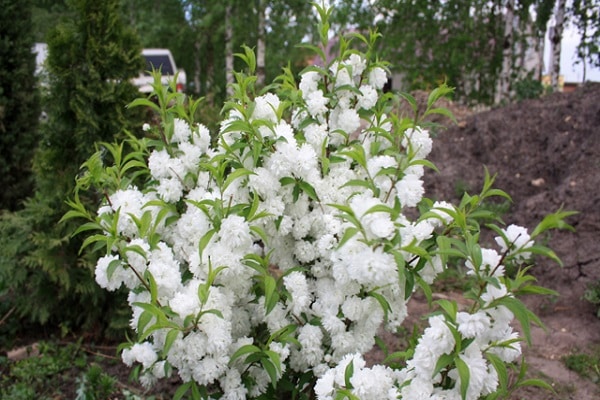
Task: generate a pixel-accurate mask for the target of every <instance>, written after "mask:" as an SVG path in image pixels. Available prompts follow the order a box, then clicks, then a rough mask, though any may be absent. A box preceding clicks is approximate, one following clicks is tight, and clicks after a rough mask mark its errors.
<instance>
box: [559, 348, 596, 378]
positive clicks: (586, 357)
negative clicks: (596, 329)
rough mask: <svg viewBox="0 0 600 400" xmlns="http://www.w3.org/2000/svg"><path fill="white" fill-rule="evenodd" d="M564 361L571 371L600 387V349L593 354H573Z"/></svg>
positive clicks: (594, 350)
mask: <svg viewBox="0 0 600 400" xmlns="http://www.w3.org/2000/svg"><path fill="white" fill-rule="evenodd" d="M562 361H563V362H564V364H565V366H566V367H567V368H568V369H570V370H571V371H574V372H576V373H577V374H579V375H580V376H581V377H583V378H586V379H589V380H591V381H592V382H594V383H596V384H597V385H600V347H596V348H594V349H592V352H591V353H573V354H570V355H568V356H565V357H563V359H562Z"/></svg>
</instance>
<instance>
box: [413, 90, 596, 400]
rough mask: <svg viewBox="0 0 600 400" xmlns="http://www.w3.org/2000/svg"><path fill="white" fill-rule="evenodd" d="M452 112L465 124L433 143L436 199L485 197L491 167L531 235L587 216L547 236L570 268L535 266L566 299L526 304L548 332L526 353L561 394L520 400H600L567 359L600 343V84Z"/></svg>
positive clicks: (430, 181) (511, 216)
mask: <svg viewBox="0 0 600 400" xmlns="http://www.w3.org/2000/svg"><path fill="white" fill-rule="evenodd" d="M449 108H451V109H453V108H454V109H455V110H456V111H457V112H456V114H457V116H458V120H459V121H458V125H456V126H453V127H451V128H449V129H447V130H445V131H442V132H440V133H439V135H438V136H437V137H436V138H435V139H434V149H433V151H432V154H431V156H430V159H431V160H432V161H433V163H434V164H435V165H436V166H437V167H438V169H439V170H440V172H439V173H437V172H433V171H432V172H429V173H428V175H427V176H426V178H425V182H426V185H427V192H426V195H427V196H428V197H433V198H436V197H438V198H441V199H449V198H453V200H454V201H455V202H458V201H459V200H460V199H459V198H458V196H459V195H460V193H461V192H462V191H463V190H464V189H466V190H467V191H468V192H469V193H471V194H475V193H478V192H479V190H480V189H481V185H482V183H483V176H484V168H483V166H486V167H487V168H488V170H489V171H490V173H491V174H497V178H496V183H495V186H496V187H498V188H500V189H502V190H504V191H506V192H507V193H508V194H510V195H511V197H512V200H513V202H512V205H511V207H510V209H509V211H508V212H507V213H506V214H505V215H504V218H503V219H504V221H505V222H506V223H507V224H511V223H515V224H518V225H522V226H525V227H528V228H529V229H530V231H531V230H532V229H533V228H535V226H536V225H537V223H538V222H539V221H541V219H542V218H543V216H545V215H546V214H549V213H552V212H555V211H557V210H558V209H560V208H563V209H564V210H575V211H578V212H579V214H577V215H574V216H572V217H569V218H568V219H567V221H568V223H569V224H570V225H572V226H573V227H574V228H575V232H570V231H554V232H553V233H552V234H551V236H550V237H549V238H548V245H549V246H550V247H552V248H553V249H554V250H555V252H556V253H557V255H558V256H559V257H560V258H561V260H562V261H563V263H564V266H563V267H562V268H561V267H560V266H558V265H557V264H556V263H554V262H552V261H549V260H545V259H544V260H539V262H538V263H537V265H535V266H534V268H533V270H532V273H533V275H535V276H536V277H537V278H538V281H539V284H541V285H542V286H544V287H548V288H550V289H553V290H555V291H557V292H558V293H559V294H560V295H559V296H558V297H556V298H548V297H546V298H540V297H537V296H536V297H532V298H528V299H525V301H526V304H527V305H528V306H529V307H530V309H532V311H534V312H535V313H536V314H537V315H538V316H540V317H541V319H542V322H543V323H544V324H545V325H546V328H547V330H546V331H544V330H542V329H540V328H535V329H533V331H532V336H533V345H532V347H530V348H528V349H526V351H525V354H526V356H527V358H528V360H529V363H530V364H531V366H530V370H529V374H530V376H532V377H541V378H544V379H546V380H547V381H548V382H550V383H551V384H552V385H553V386H554V388H555V390H556V392H557V393H556V394H552V393H548V392H545V391H542V390H540V389H527V390H525V389H523V390H520V391H518V392H517V393H516V397H514V398H515V399H530V400H541V399H577V400H593V399H600V385H598V384H595V383H593V382H591V381H590V380H589V379H584V378H581V377H580V376H579V375H577V374H576V373H575V372H573V371H570V370H569V369H567V368H566V367H565V364H564V361H563V357H565V356H567V355H569V354H573V353H590V352H592V351H597V349H598V348H599V346H600V319H599V318H597V317H596V315H595V313H596V307H594V306H593V305H592V304H590V303H589V302H588V301H586V300H584V299H583V298H582V296H583V293H584V291H585V290H586V288H587V287H588V285H589V284H590V283H593V282H597V281H598V280H599V279H600V245H599V241H600V83H594V84H587V85H585V86H583V87H580V88H578V89H577V90H576V91H575V92H572V93H554V94H550V95H547V96H544V97H543V98H541V99H535V100H526V101H523V102H520V103H517V104H512V105H508V106H506V107H502V108H497V109H492V110H489V111H485V112H479V113H473V114H471V113H469V112H465V110H464V109H462V108H460V107H453V106H452V104H449Z"/></svg>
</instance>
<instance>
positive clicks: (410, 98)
mask: <svg viewBox="0 0 600 400" xmlns="http://www.w3.org/2000/svg"><path fill="white" fill-rule="evenodd" d="M398 96H400V97H402V98H403V99H404V100H406V101H407V102H408V104H409V105H410V107H411V108H412V110H413V113H414V115H415V116H416V115H417V112H418V111H419V106H418V105H417V100H416V99H415V98H414V97H413V96H412V95H411V94H410V93H407V92H398Z"/></svg>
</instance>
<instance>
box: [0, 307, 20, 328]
mask: <svg viewBox="0 0 600 400" xmlns="http://www.w3.org/2000/svg"><path fill="white" fill-rule="evenodd" d="M15 309H16V307H13V308H11V309H10V310H8V312H7V313H6V314H4V317H2V319H0V326H2V324H3V323H4V321H6V320H7V319H8V317H10V315H11V314H12V313H13V312H14V311H15Z"/></svg>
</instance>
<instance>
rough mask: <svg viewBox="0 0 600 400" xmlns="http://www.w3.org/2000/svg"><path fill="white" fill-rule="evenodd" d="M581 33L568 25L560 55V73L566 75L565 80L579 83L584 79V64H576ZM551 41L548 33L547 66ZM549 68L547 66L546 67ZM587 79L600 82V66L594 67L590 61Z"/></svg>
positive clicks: (545, 57)
mask: <svg viewBox="0 0 600 400" xmlns="http://www.w3.org/2000/svg"><path fill="white" fill-rule="evenodd" d="M579 38H580V36H579V34H578V33H577V30H576V29H575V28H573V27H570V26H567V27H565V30H564V32H563V38H562V49H561V55H560V74H561V75H564V77H565V82H575V83H579V82H581V81H582V79H583V64H582V63H579V64H575V61H576V60H577V57H576V48H577V45H578V44H579ZM549 50H550V41H549V40H548V36H547V35H546V46H545V56H544V60H545V63H546V66H548V65H549V60H550V54H549ZM546 68H547V67H546ZM585 80H586V81H594V82H600V68H597V67H596V68H592V67H591V66H590V65H589V63H588V64H587V71H586V77H585Z"/></svg>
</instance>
